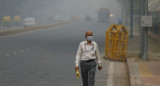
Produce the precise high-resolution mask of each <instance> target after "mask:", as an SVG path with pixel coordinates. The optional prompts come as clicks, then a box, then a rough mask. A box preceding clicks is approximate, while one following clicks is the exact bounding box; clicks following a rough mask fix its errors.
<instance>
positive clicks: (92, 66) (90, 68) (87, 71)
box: [80, 60, 97, 86]
mask: <svg viewBox="0 0 160 86" xmlns="http://www.w3.org/2000/svg"><path fill="white" fill-rule="evenodd" d="M96 65H97V63H96V61H95V60H93V61H89V62H87V61H81V62H80V66H81V75H82V81H83V86H94V82H95V71H96Z"/></svg>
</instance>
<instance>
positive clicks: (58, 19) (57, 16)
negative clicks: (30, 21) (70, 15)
mask: <svg viewBox="0 0 160 86" xmlns="http://www.w3.org/2000/svg"><path fill="white" fill-rule="evenodd" d="M54 20H55V21H56V22H62V17H61V16H60V15H56V16H55V17H54Z"/></svg>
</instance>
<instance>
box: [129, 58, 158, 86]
mask: <svg viewBox="0 0 160 86" xmlns="http://www.w3.org/2000/svg"><path fill="white" fill-rule="evenodd" d="M127 64H128V68H129V75H130V83H131V86H160V61H137V60H136V59H135V58H128V59H127Z"/></svg>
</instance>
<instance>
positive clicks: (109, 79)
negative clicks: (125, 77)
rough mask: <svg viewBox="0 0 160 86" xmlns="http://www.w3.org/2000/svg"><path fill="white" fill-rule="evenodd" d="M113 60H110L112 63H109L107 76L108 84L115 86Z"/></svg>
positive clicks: (108, 85)
mask: <svg viewBox="0 0 160 86" xmlns="http://www.w3.org/2000/svg"><path fill="white" fill-rule="evenodd" d="M113 65H114V64H113V62H110V65H109V69H107V70H109V71H108V77H107V86H113V72H114V71H113V69H114V68H113Z"/></svg>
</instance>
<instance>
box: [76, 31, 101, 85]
mask: <svg viewBox="0 0 160 86" xmlns="http://www.w3.org/2000/svg"><path fill="white" fill-rule="evenodd" d="M85 38H86V41H83V42H81V43H80V44H79V48H78V51H77V55H76V61H75V63H76V66H75V70H76V71H77V70H78V69H79V67H78V66H79V62H80V67H81V75H82V81H83V86H94V82H95V71H96V65H97V63H98V69H99V70H101V69H102V66H101V60H100V55H99V50H98V45H97V43H96V42H94V41H92V40H93V35H92V32H91V31H87V32H86V34H85Z"/></svg>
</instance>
